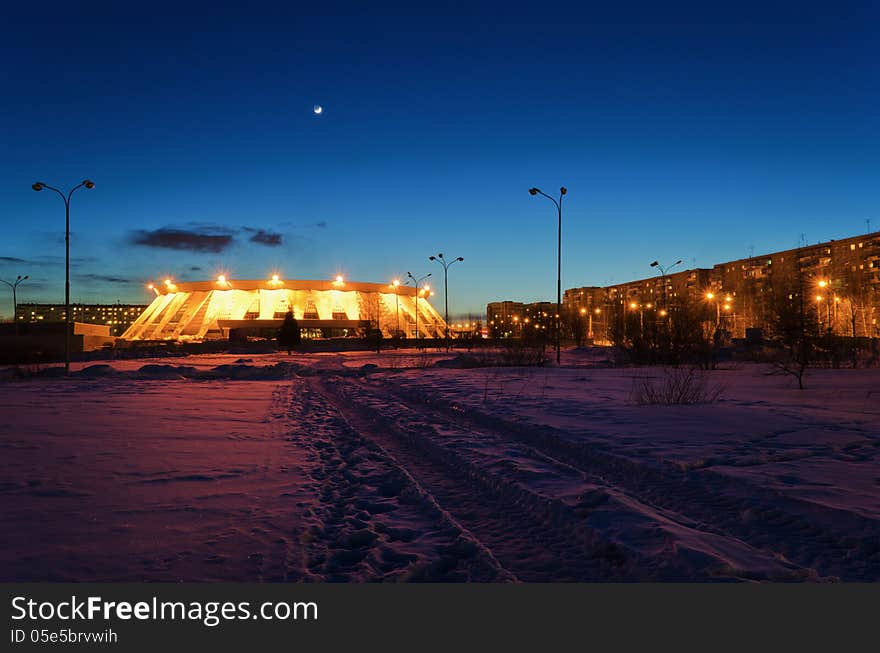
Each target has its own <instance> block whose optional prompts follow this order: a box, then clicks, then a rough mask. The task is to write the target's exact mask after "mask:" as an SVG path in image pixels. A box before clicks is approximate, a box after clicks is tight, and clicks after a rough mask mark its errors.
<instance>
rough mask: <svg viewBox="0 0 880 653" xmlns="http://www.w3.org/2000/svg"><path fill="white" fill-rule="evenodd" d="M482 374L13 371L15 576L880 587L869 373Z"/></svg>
mask: <svg viewBox="0 0 880 653" xmlns="http://www.w3.org/2000/svg"><path fill="white" fill-rule="evenodd" d="M472 362H473V361H471V360H470V359H468V358H467V357H458V356H457V355H456V354H454V353H453V354H446V353H445V352H442V351H437V350H428V351H427V352H423V351H414V350H412V351H407V350H400V351H389V352H382V353H381V354H376V353H375V352H346V353H328V354H309V355H297V354H294V355H293V356H287V355H286V354H261V355H256V354H255V355H233V354H216V355H200V356H188V357H181V358H171V359H141V360H125V361H111V362H109V363H81V364H74V366H73V369H74V374H73V376H72V377H71V378H70V379H64V378H57V377H53V376H51V375H46V376H36V377H34V378H30V379H26V380H10V379H9V378H8V377H7V379H6V380H4V381H0V415H2V419H0V519H2V523H3V524H4V525H5V531H6V532H5V537H4V544H3V547H2V549H0V580H4V581H15V580H81V581H85V580H100V581H122V580H129V581H134V580H150V581H175V580H234V581H249V580H257V581H259V580H266V581H269V580H291V581H368V580H441V581H461V580H471V581H506V580H521V581H554V580H562V581H634V580H636V581H638V580H661V581H662V580H837V579H839V580H868V581H877V580H880V465H878V459H880V370H814V371H811V373H810V374H809V376H808V377H807V379H806V382H805V385H806V389H805V390H802V391H799V390H797V388H796V385H795V384H793V382H792V381H791V380H790V379H787V378H785V377H780V376H770V375H768V374H767V373H766V372H767V370H766V368H764V367H761V366H758V365H751V364H749V365H739V366H736V367H730V368H727V369H720V370H716V371H714V372H710V373H706V374H705V375H703V377H702V379H701V382H702V383H703V384H704V388H705V391H706V395H707V397H717V398H715V400H713V401H707V402H705V403H697V404H691V405H641V404H640V403H639V402H638V401H636V396H637V395H638V394H639V389H640V388H641V387H643V386H644V385H645V384H646V383H647V384H653V385H655V386H658V387H659V386H661V385H662V384H663V383H664V379H665V378H666V375H667V374H668V372H667V371H665V370H662V369H659V368H619V367H608V365H607V362H608V361H607V353H606V352H605V351H603V350H600V349H594V350H570V351H566V352H563V360H562V366H561V367H546V368H542V367H475V368H470V367H468V365H469V364H471V363H472ZM438 363H439V365H438ZM96 365H97V366H96Z"/></svg>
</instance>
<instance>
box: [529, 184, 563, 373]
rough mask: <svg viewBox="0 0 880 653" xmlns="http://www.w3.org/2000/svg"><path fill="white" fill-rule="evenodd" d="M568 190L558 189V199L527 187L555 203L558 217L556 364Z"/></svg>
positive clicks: (558, 348) (534, 193)
mask: <svg viewBox="0 0 880 653" xmlns="http://www.w3.org/2000/svg"><path fill="white" fill-rule="evenodd" d="M567 192H568V189H567V188H566V187H565V186H562V187H561V188H560V189H559V200H556V199H554V198H552V197H550V196H549V195H548V194H547V193H545V192H544V191H542V190H541V189H539V188H529V195H531V196H533V197H534V196H535V195H543V196H544V197H546V198H547V199H548V200H550V201H551V202H553V204H555V205H556V213H557V215H558V217H559V222H558V227H557V230H556V240H557V244H556V364H557V365H559V360H560V354H559V351H560V337H561V333H562V329H561V328H560V327H561V325H560V323H559V316H560V315H561V314H562V198H563V197H564V196H565V194H566V193H567Z"/></svg>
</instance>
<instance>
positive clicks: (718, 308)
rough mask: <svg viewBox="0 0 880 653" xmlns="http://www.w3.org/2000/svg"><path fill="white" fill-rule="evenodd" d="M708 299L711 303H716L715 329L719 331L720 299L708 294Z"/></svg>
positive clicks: (711, 293) (713, 294)
mask: <svg viewBox="0 0 880 653" xmlns="http://www.w3.org/2000/svg"><path fill="white" fill-rule="evenodd" d="M706 299H708V300H709V301H710V302H711V301H714V302H715V329H716V330H718V329H719V328H720V326H721V305H720V304H719V303H718V299H717V298H716V297H715V293H713V292H707V293H706Z"/></svg>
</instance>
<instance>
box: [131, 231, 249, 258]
mask: <svg viewBox="0 0 880 653" xmlns="http://www.w3.org/2000/svg"><path fill="white" fill-rule="evenodd" d="M233 233H234V232H232V231H231V230H229V229H226V228H224V227H212V226H204V227H200V228H198V229H175V228H172V227H164V228H162V229H155V230H153V231H147V230H142V229H141V230H137V231H133V232H132V233H131V235H130V236H129V238H130V242H131V243H132V244H134V245H138V246H141V247H152V248H155V249H173V250H185V251H190V252H208V253H212V254H217V253H219V252H222V251H224V250H225V249H227V248H228V247H229V246H230V245H232V243H233V242H234V238H233Z"/></svg>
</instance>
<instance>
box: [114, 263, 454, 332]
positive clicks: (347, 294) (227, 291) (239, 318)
mask: <svg viewBox="0 0 880 653" xmlns="http://www.w3.org/2000/svg"><path fill="white" fill-rule="evenodd" d="M149 288H150V289H151V290H152V291H153V292H155V293H156V297H155V299H154V300H153V302H152V303H151V304H150V305H149V306H148V307H147V308H146V310H145V311H144V312H143V313H142V314H141V315H140V317H138V318H137V320H135V322H134V323H133V324H132V325H131V326H130V327H129V328H128V329H127V330H126V331H125V333H123V334H122V338H123V339H125V340H211V339H225V338H229V337H230V336H231V335H238V336H249V335H252V336H267V337H271V336H272V335H274V334H275V333H276V332H277V330H278V328H279V327H280V326H281V323H282V322H283V320H284V316H285V315H287V313H288V312H289V311H292V312H293V316H294V317H295V318H296V320H297V322H298V323H299V326H300V329H301V330H302V334H303V337H306V338H310V337H311V338H322V337H323V338H330V337H359V336H363V335H365V334H366V333H367V331H368V330H369V329H370V328H377V327H378V328H379V329H380V330H381V331H382V333H383V335H385V336H388V337H392V336H394V335H395V333H397V332H399V333H400V335H401V336H404V337H407V338H413V337H416V336H417V335H418V337H422V338H432V337H437V336H442V334H443V328H444V327H443V324H444V322H443V318H441V317H440V314H439V313H437V311H436V310H435V309H434V307H433V306H431V304H430V303H429V301H428V297H429V296H430V295H432V294H433V293H431V292H430V291H429V290H428V289H427V288H420V289H419V290H418V297H417V293H416V289H415V288H414V287H411V286H405V285H401V284H399V283H398V282H395V283H394V284H376V283H360V282H351V281H345V280H344V279H343V278H342V277H337V278H336V280H334V281H301V280H292V279H279V278H278V277H277V276H273V277H272V278H271V279H269V280H259V281H238V280H227V279H226V278H225V277H223V276H220V277H218V278H217V279H216V280H215V281H198V282H192V283H175V282H174V281H172V280H171V279H166V280H165V282H164V283H163V284H160V285H156V286H153V285H151V286H149Z"/></svg>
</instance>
